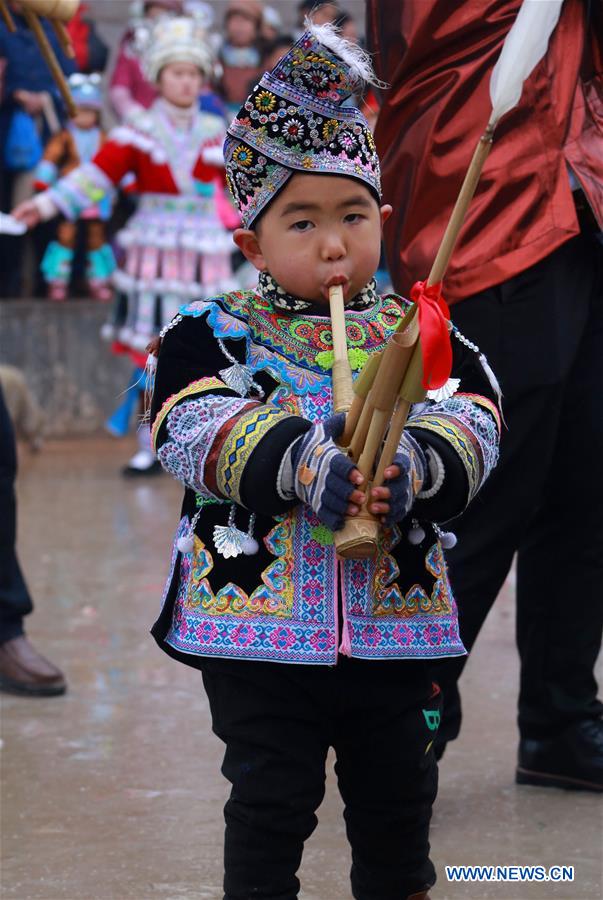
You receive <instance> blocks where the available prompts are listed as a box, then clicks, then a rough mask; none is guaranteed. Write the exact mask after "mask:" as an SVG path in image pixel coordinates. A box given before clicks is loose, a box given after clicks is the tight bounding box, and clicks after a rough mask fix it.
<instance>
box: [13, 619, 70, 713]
mask: <svg viewBox="0 0 603 900" xmlns="http://www.w3.org/2000/svg"><path fill="white" fill-rule="evenodd" d="M66 690H67V684H66V683H65V677H64V675H63V673H62V672H61V670H60V669H58V668H57V667H56V666H55V665H54V664H53V663H51V662H50V661H49V660H47V659H46V657H44V656H42V654H41V653H38V651H37V650H36V648H35V647H33V646H32V645H31V644H30V643H29V641H28V640H27V638H26V637H25V635H24V634H22V635H20V636H19V637H16V638H11V640H10V641H6V642H5V643H3V644H0V691H7V692H8V693H10V694H24V695H28V696H30V697H56V696H58V695H59V694H64V693H65V691H66Z"/></svg>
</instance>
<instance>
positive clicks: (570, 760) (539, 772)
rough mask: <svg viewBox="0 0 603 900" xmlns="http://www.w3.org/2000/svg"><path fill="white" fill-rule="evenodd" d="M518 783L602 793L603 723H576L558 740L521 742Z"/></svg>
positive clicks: (600, 721) (587, 721)
mask: <svg viewBox="0 0 603 900" xmlns="http://www.w3.org/2000/svg"><path fill="white" fill-rule="evenodd" d="M515 780H516V782H517V784H533V785H537V786H538V787H559V788H566V790H570V791H603V720H602V719H584V720H583V721H581V722H576V723H575V724H574V725H571V726H570V727H569V728H567V729H566V730H565V731H563V732H561V734H560V735H559V736H558V737H556V738H551V739H548V740H542V741H535V740H531V739H523V740H521V741H520V742H519V755H518V765H517V773H516V776H515Z"/></svg>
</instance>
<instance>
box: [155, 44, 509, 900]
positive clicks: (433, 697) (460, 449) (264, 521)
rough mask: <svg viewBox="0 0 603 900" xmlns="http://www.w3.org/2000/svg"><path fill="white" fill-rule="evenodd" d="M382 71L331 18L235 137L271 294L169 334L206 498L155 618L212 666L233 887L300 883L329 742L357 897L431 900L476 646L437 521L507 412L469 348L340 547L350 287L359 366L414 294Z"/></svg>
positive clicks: (264, 288) (243, 243) (194, 465)
mask: <svg viewBox="0 0 603 900" xmlns="http://www.w3.org/2000/svg"><path fill="white" fill-rule="evenodd" d="M369 74H370V67H369V66H368V63H367V61H366V59H365V58H364V56H363V54H362V53H361V51H359V50H358V49H357V48H353V47H352V46H351V45H349V44H346V43H345V42H343V41H341V39H339V38H338V36H337V33H336V31H335V30H334V29H333V28H331V27H329V26H323V27H312V28H311V29H310V31H308V32H307V33H306V34H304V35H303V36H302V38H301V39H300V40H299V41H298V43H297V44H296V45H295V46H294V47H293V48H292V49H291V50H290V52H289V53H287V54H286V55H285V56H284V57H283V59H282V60H281V61H280V62H279V63H278V65H277V66H276V68H275V69H274V70H273V71H272V72H271V73H269V74H268V73H267V74H265V75H264V76H263V78H262V79H261V81H260V82H259V84H258V85H256V87H255V89H254V91H253V93H252V94H251V95H250V97H249V98H248V99H247V101H246V102H245V104H244V106H243V108H242V109H241V111H240V113H239V115H238V116H237V117H236V118H235V119H234V121H233V122H232V124H231V126H230V128H229V137H228V138H227V141H226V144H225V158H226V166H227V174H228V179H229V184H230V187H231V190H232V193H233V196H234V197H235V199H236V202H237V204H238V207H239V209H240V212H241V217H242V220H243V224H244V226H245V227H243V228H240V229H238V230H237V231H236V232H235V235H234V237H235V241H236V243H237V245H238V247H239V248H240V249H241V250H242V252H243V253H244V254H245V256H246V257H247V259H248V260H250V261H251V263H252V264H253V265H254V266H255V267H256V268H257V269H258V270H259V272H260V277H259V284H258V287H257V290H256V291H249V292H243V293H242V292H235V293H229V294H224V295H221V296H217V297H214V298H212V299H211V300H209V301H198V302H193V303H190V304H189V305H187V306H186V307H183V308H182V310H181V313H180V314H179V315H178V316H176V317H175V318H174V320H173V321H172V323H171V324H170V325H169V327H168V328H167V329H165V330H164V333H163V334H162V336H161V345H160V349H159V354H158V362H157V369H156V376H155V388H154V395H153V402H152V408H151V421H152V436H153V441H154V446H155V448H156V451H157V454H158V457H159V459H160V461H161V463H162V464H163V466H164V467H165V468H166V469H167V471H168V472H171V473H172V475H174V476H175V477H176V478H178V479H179V480H180V481H182V482H183V484H184V486H185V494H184V503H183V507H182V518H181V521H180V525H179V526H178V529H177V532H176V537H175V542H174V548H173V553H172V560H171V570H170V574H169V577H168V580H167V584H166V588H165V593H164V598H163V608H162V612H161V614H160V617H159V619H158V621H157V622H156V623H155V625H154V627H153V634H154V636H155V638H156V640H157V641H158V643H159V645H160V646H161V647H162V648H163V649H164V650H165V651H166V653H168V654H169V655H171V656H173V657H174V658H176V659H179V660H181V661H182V662H185V663H187V664H188V665H191V666H194V667H196V668H199V669H200V670H201V672H202V675H203V681H204V685H205V688H206V691H207V694H208V697H209V702H210V706H211V713H212V719H213V728H214V731H215V733H216V734H217V735H218V736H219V737H220V738H221V739H222V740H223V741H224V742H225V744H226V754H225V757H224V765H223V769H222V771H223V773H224V775H225V776H226V778H228V779H229V781H230V782H231V783H232V793H231V796H230V799H229V801H228V803H227V804H226V808H225V818H226V838H225V868H226V873H225V882H224V890H225V897H226V898H227V900H249V898H250V897H258V898H260V897H261V898H271V900H277V898H279V900H292V898H295V897H297V893H298V889H299V881H298V879H297V877H296V872H297V869H298V867H299V865H300V860H301V856H302V849H303V844H304V841H305V840H306V839H307V838H308V837H309V835H310V834H311V833H312V831H313V830H314V828H315V826H316V822H317V820H316V809H317V807H318V806H319V804H320V802H321V800H322V798H323V794H324V784H325V760H326V756H327V751H328V748H329V747H330V746H332V747H333V748H334V749H335V753H336V756H337V763H336V772H337V777H338V783H339V789H340V791H341V795H342V797H343V801H344V804H345V821H346V827H347V834H348V838H349V841H350V844H351V847H352V859H353V864H352V872H351V881H352V891H353V895H354V897H356V898H359V900H386V898H400V900H403V898H407V897H411V896H412V897H415V898H424V897H426V896H427V891H428V889H429V887H430V886H431V885H432V884H433V883H434V881H435V873H434V868H433V866H432V864H431V862H430V860H429V855H428V853H429V843H428V830H429V820H430V815H431V807H432V804H433V801H434V798H435V794H436V783H437V767H436V761H435V757H434V754H433V751H432V749H431V745H432V742H433V739H434V736H435V733H436V729H437V725H438V722H439V705H440V698H439V696H438V694H439V689H438V687H437V686H436V685H434V684H432V681H431V678H430V677H429V670H428V661H429V660H430V659H434V658H437V657H444V656H454V655H460V654H462V653H463V652H464V649H463V646H462V643H461V641H460V638H459V633H458V627H457V615H456V608H455V604H454V600H453V597H452V595H451V591H450V585H449V582H448V577H447V573H446V565H445V561H444V555H443V550H442V543H443V542H444V543H449V542H450V540H451V535H450V534H444V533H443V532H442V531H441V529H440V528H439V526H438V525H436V524H435V523H439V522H443V521H446V520H448V519H450V518H452V517H453V516H456V515H458V514H459V513H460V512H461V511H462V510H463V509H464V507H465V506H466V504H467V503H468V502H469V501H470V500H471V498H472V497H473V496H474V495H475V493H476V492H477V491H478V489H479V487H480V485H481V483H482V482H483V481H484V479H485V478H486V477H487V475H488V473H489V471H490V469H491V468H492V467H493V465H494V464H495V462H496V458H497V452H498V437H499V416H498V411H497V407H496V404H495V403H494V402H493V400H492V397H493V395H494V391H493V390H492V389H491V388H490V386H489V384H488V382H487V380H486V379H485V378H483V377H482V372H481V369H480V367H479V364H478V362H477V354H476V352H475V349H476V348H473V349H471V348H468V347H467V346H465V345H464V344H463V343H461V342H460V341H459V342H458V344H457V345H455V357H456V363H455V365H456V372H455V374H456V377H457V378H460V379H461V387H462V392H460V391H459V392H457V393H454V388H455V387H457V386H458V382H456V381H454V382H452V383H451V384H450V385H448V386H447V387H448V389H447V390H444V391H443V397H444V398H445V399H440V400H438V401H433V400H430V401H429V402H428V403H427V404H425V405H422V406H421V407H420V408H417V409H415V410H414V411H413V415H412V417H411V419H410V421H409V423H408V427H407V428H406V430H405V432H404V435H403V438H402V440H401V442H400V445H399V449H398V455H397V456H396V459H395V460H394V464H393V465H392V466H391V467H390V468H389V469H388V470H386V477H387V479H388V480H387V482H386V484H385V485H384V486H383V487H380V488H375V489H373V490H372V492H371V497H370V509H371V511H372V512H374V513H375V514H376V515H377V516H379V517H380V518H381V520H382V522H383V528H382V530H381V536H380V544H379V550H378V555H377V557H376V558H375V559H370V560H349V561H340V560H338V559H337V557H336V554H335V548H334V546H333V531H334V530H336V529H338V528H340V527H341V526H342V524H343V522H344V518H345V516H346V515H348V516H353V515H355V514H357V513H358V511H359V507H360V505H361V504H362V503H363V502H364V499H365V495H364V490H365V486H364V484H363V481H362V476H361V475H360V473H359V472H358V470H357V469H356V468H355V467H354V465H353V463H352V462H351V461H350V459H349V458H348V456H347V455H346V454H345V452H343V451H341V450H340V449H339V448H338V446H337V443H336V441H337V438H338V436H339V435H340V433H341V431H342V427H343V416H341V415H339V416H333V415H332V400H331V378H330V366H331V364H332V333H331V325H330V319H329V317H328V301H327V297H328V289H329V287H330V286H331V285H333V284H342V285H343V290H344V295H345V300H346V306H347V309H346V325H347V340H348V346H349V348H350V361H351V364H352V367H353V368H355V369H356V370H358V369H359V368H361V367H362V365H363V362H364V361H365V360H366V359H367V358H368V356H369V355H371V354H374V353H377V352H379V351H380V350H381V349H382V348H383V347H384V346H385V344H386V342H387V340H388V338H389V337H390V336H391V335H392V334H393V332H394V331H395V330H396V327H397V326H398V324H399V322H400V319H401V317H402V315H403V312H404V310H405V309H407V308H408V303H407V301H405V300H403V299H401V298H398V297H395V296H386V297H379V296H378V295H377V294H376V292H375V289H374V282H373V280H372V276H373V273H374V271H375V269H376V267H377V264H378V261H379V250H380V239H381V225H382V222H383V221H384V220H385V219H386V218H387V216H388V214H389V212H390V211H391V207H388V206H386V205H385V206H380V183H379V160H378V158H377V155H376V152H375V146H374V143H373V139H372V136H371V133H370V131H369V130H368V128H367V126H366V123H365V121H364V119H363V118H362V115H361V114H360V113H359V112H358V111H357V110H356V109H354V108H342V107H341V103H342V102H343V101H344V100H345V98H346V97H347V96H348V95H349V94H350V93H352V92H353V91H354V90H355V89H356V88H357V87H358V84H357V82H358V81H359V80H360V75H363V76H364V77H365V78H366V77H367V76H368V75H369ZM463 340H464V339H463ZM482 382H483V385H485V387H486V388H487V391H488V396H482V394H481V392H478V391H479V387H480V386H481V385H482ZM451 395H452V396H451ZM446 398H447V399H446Z"/></svg>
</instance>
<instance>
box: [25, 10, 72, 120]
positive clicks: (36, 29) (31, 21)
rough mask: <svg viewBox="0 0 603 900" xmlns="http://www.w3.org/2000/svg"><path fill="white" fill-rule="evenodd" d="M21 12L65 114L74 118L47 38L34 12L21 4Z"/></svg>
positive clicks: (68, 97) (69, 94)
mask: <svg viewBox="0 0 603 900" xmlns="http://www.w3.org/2000/svg"><path fill="white" fill-rule="evenodd" d="M21 12H22V14H23V18H24V19H25V21H26V22H27V25H28V28H30V29H31V31H32V32H33V34H34V37H35V39H36V41H37V42H38V47H39V48H40V52H41V54H42V56H43V57H44V59H45V61H46V65H47V66H48V68H49V69H50V72H51V75H52V77H53V78H54V80H55V83H56V86H57V87H58V89H59V91H60V93H61V97H62V98H63V100H64V102H65V106H66V107H67V112H68V113H69V115H70V116H71V117H73V116H75V114H76V108H75V103H74V102H73V97H72V96H71V92H70V91H69V86H68V84H67V81H66V80H65V76H64V74H63V70H62V69H61V67H60V65H59V64H58V62H57V58H56V56H55V55H54V52H53V49H52V47H51V45H50V43H49V41H48V38H47V37H46V35H45V34H44V29H43V28H42V26H41V24H40V20H39V19H38V17H37V15H36V13H35V12H32V10H31V9H30V8H29V6H28V5H26V4H23V6H22V9H21Z"/></svg>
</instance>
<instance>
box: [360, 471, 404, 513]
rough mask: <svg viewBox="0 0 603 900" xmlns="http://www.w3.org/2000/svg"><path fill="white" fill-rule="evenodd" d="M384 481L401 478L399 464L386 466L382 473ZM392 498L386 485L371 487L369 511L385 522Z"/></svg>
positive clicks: (389, 511)
mask: <svg viewBox="0 0 603 900" xmlns="http://www.w3.org/2000/svg"><path fill="white" fill-rule="evenodd" d="M383 474H384V477H385V480H386V481H395V482H398V479H400V478H401V475H402V471H401V469H400V466H398V465H391V466H388V467H387V469H386V470H385V472H384V473H383ZM391 500H392V490H391V488H390V487H387V486H386V485H382V486H381V487H374V488H371V496H370V498H369V506H368V509H369V512H370V513H372V514H373V515H374V516H378V517H379V519H380V520H381V522H385V521H386V520H387V518H388V516H389V515H390V513H391V505H390V501H391Z"/></svg>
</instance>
